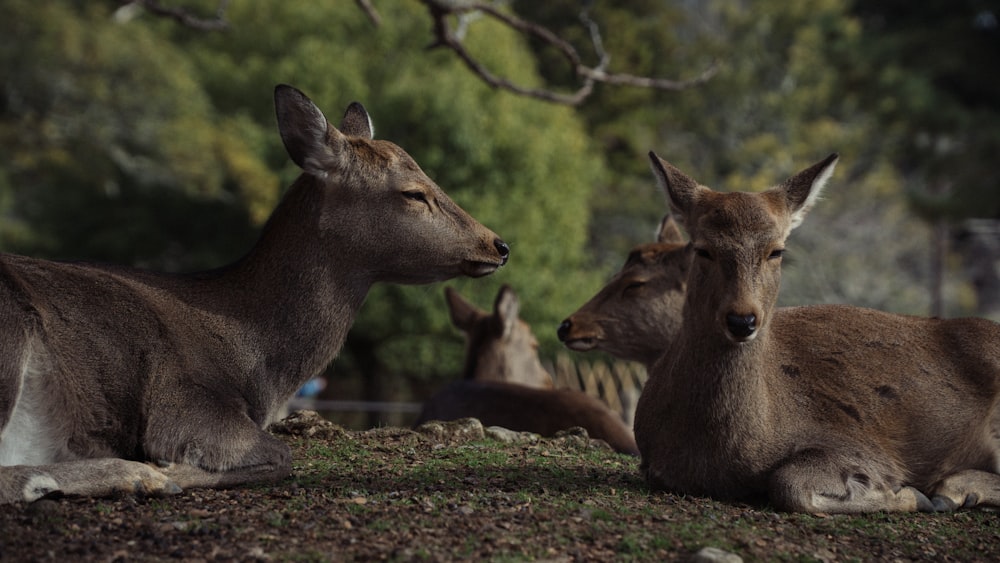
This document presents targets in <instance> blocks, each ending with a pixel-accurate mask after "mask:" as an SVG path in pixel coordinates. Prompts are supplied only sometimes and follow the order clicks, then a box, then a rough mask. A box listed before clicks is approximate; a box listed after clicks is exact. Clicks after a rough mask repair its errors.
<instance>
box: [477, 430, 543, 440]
mask: <svg viewBox="0 0 1000 563" xmlns="http://www.w3.org/2000/svg"><path fill="white" fill-rule="evenodd" d="M484 431H485V433H486V437H487V438H491V439H493V440H496V441H498V442H503V443H504V444H520V443H525V444H531V443H534V442H537V441H538V440H539V439H540V438H541V436H539V435H538V434H535V433H534V432H518V431H517V430H511V429H509V428H504V427H503V426H488V427H486V429H485V430H484Z"/></svg>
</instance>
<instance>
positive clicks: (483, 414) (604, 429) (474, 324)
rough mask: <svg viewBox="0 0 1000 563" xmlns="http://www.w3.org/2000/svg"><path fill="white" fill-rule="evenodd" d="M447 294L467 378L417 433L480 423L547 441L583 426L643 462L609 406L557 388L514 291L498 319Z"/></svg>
mask: <svg viewBox="0 0 1000 563" xmlns="http://www.w3.org/2000/svg"><path fill="white" fill-rule="evenodd" d="M445 292H446V297H447V301H448V307H449V310H450V311H451V318H452V322H453V323H454V324H455V326H457V327H458V328H460V329H461V330H462V331H463V332H465V335H466V341H467V347H466V372H465V377H464V379H463V380H462V381H456V382H454V383H452V384H450V385H448V386H447V387H445V388H444V389H443V390H441V391H439V392H438V393H436V394H435V395H434V396H432V397H431V398H430V399H428V400H427V401H426V402H425V403H424V408H423V411H422V412H421V413H420V416H419V417H418V420H417V422H416V426H419V425H420V424H423V423H424V422H427V421H430V420H456V419H459V418H465V417H473V418H478V419H479V420H480V421H481V422H482V423H483V424H484V425H486V426H503V427H505V428H510V429H511V430H518V431H526V432H535V433H537V434H541V435H542V436H551V435H553V434H555V433H556V432H557V431H559V430H565V429H567V428H571V427H574V426H582V427H583V428H585V429H586V430H587V432H588V434H590V436H591V437H592V438H598V439H601V440H604V441H606V442H607V443H608V444H609V445H610V446H611V447H612V448H614V449H615V450H616V451H619V452H623V453H628V454H631V455H638V453H639V450H638V449H637V447H636V445H635V439H634V438H633V437H632V432H631V431H630V430H629V429H628V427H627V426H626V425H625V423H623V422H622V420H621V418H619V417H618V415H617V414H615V413H614V411H612V410H611V409H610V408H608V406H607V405H605V404H604V403H602V402H601V401H600V400H598V399H595V398H594V397H591V396H590V395H587V394H586V393H583V392H581V391H576V390H570V389H552V388H551V387H552V377H551V375H550V374H549V373H548V372H547V371H545V368H543V367H542V364H541V362H540V361H539V360H538V352H537V346H538V343H537V341H536V340H535V335H534V334H532V332H531V327H530V326H528V324H527V323H525V322H524V321H522V320H520V319H519V318H518V316H517V315H518V311H519V310H520V306H519V304H518V300H517V296H516V295H515V294H514V291H513V290H512V289H510V288H509V287H508V286H503V287H502V288H501V289H500V292H499V293H498V294H497V298H496V301H495V303H494V306H493V313H492V314H490V313H487V312H485V311H482V310H479V309H478V308H476V307H475V306H473V305H472V304H470V303H468V302H467V301H465V300H464V299H463V298H462V297H461V296H460V295H459V294H458V293H457V292H455V291H454V290H453V289H451V288H447V289H446V290H445Z"/></svg>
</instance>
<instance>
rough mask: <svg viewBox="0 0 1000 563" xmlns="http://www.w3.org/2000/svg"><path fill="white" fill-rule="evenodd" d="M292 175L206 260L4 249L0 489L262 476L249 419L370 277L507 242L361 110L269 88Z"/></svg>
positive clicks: (41, 490) (275, 460) (294, 372)
mask: <svg viewBox="0 0 1000 563" xmlns="http://www.w3.org/2000/svg"><path fill="white" fill-rule="evenodd" d="M274 97H275V107H276V111H277V118H278V129H279V131H280V134H281V138H282V141H283V142H284V145H285V148H286V149H287V150H288V154H289V155H290V156H291V158H292V160H293V161H294V162H295V163H296V164H297V165H298V166H299V167H300V168H302V174H301V175H300V176H299V177H298V179H297V180H296V181H295V182H294V183H293V184H292V186H291V187H290V188H289V189H288V191H287V193H286V194H285V195H284V197H283V199H282V201H281V203H280V204H279V205H278V206H277V208H276V209H275V210H274V212H273V213H272V215H271V217H270V218H269V219H268V221H267V223H266V224H265V226H264V228H263V231H262V233H261V236H260V239H259V241H258V242H257V243H256V245H255V246H254V247H253V248H252V249H251V250H250V252H249V253H248V254H247V255H246V256H244V257H243V258H241V259H240V260H238V261H236V262H235V263H233V264H230V265H228V266H225V267H222V268H219V269H217V270H212V271H207V272H201V273H195V274H186V275H175V274H164V273H155V272H149V271H142V270H137V269H131V268H127V267H123V266H108V265H99V264H91V263H65V262H50V261H45V260H38V259H33V258H27V257H23V256H16V255H10V254H3V255H0V327H2V329H0V428H2V430H3V432H2V434H0V464H2V465H4V466H5V467H0V502H4V503H9V502H16V501H31V500H34V499H37V498H39V497H41V496H44V495H47V494H49V493H53V492H57V491H58V492H61V493H63V494H72V495H105V494H108V493H111V492H113V491H124V492H139V493H146V494H168V493H176V492H179V491H180V489H181V488H187V487H223V486H230V485H237V484H242V483H250V482H263V481H275V480H278V479H282V478H284V477H285V476H287V475H288V474H289V472H290V470H291V460H290V450H289V448H288V446H287V445H285V444H284V443H283V442H281V441H279V440H278V439H276V438H274V437H273V436H271V435H270V434H268V433H267V432H265V431H264V430H263V428H264V427H266V426H267V425H268V424H269V423H270V422H271V421H272V418H273V416H274V413H276V412H277V411H278V409H279V408H280V407H281V406H282V405H283V404H284V403H285V401H286V400H287V399H288V398H289V397H291V395H292V394H293V393H294V392H295V390H296V389H297V388H298V387H299V386H301V385H302V384H303V383H304V382H305V381H306V380H308V379H309V378H311V377H313V376H315V375H316V374H317V373H319V372H320V371H321V370H322V369H324V367H326V366H327V364H329V363H330V361H331V360H332V359H333V358H334V356H335V355H336V354H337V352H338V351H339V350H340V348H341V345H342V344H343V341H344V337H345V335H346V333H347V330H348V329H349V328H350V326H351V323H352V322H353V320H354V317H355V315H356V313H357V311H358V310H359V309H360V307H361V305H362V303H363V302H364V299H365V295H366V294H367V293H368V290H369V288H370V286H371V285H372V284H373V283H375V282H394V283H411V284H412V283H429V282H434V281H439V280H445V279H449V278H452V277H455V276H459V275H467V276H473V277H475V276H484V275H487V274H490V273H492V272H493V271H495V270H496V269H497V268H499V267H500V266H501V265H503V264H504V263H505V262H506V260H507V256H508V253H509V250H508V248H507V245H506V244H504V243H503V241H501V240H500V239H499V238H498V237H497V235H496V234H494V233H493V232H492V231H490V230H489V229H487V228H486V227H484V226H482V225H481V224H479V223H478V222H476V221H475V220H474V219H473V218H472V217H470V216H469V215H468V214H467V213H466V212H465V211H463V210H462V209H460V208H459V207H458V206H457V205H456V204H455V203H454V202H452V200H450V199H449V198H448V196H446V195H445V194H444V192H443V191H441V188H439V187H438V186H437V185H435V183H434V182H433V181H432V180H431V179H430V178H428V177H427V176H426V175H425V174H424V173H423V172H422V171H421V170H420V167H419V166H417V164H416V162H414V161H413V159H412V158H410V156H409V155H407V154H406V153H405V152H404V151H403V150H402V149H400V148H399V147H398V146H396V145H394V144H392V143H390V142H388V141H379V140H373V139H372V126H371V121H370V119H369V117H368V114H367V112H365V110H364V108H363V107H362V106H361V105H360V104H357V103H354V104H351V105H350V107H348V108H347V111H346V113H345V115H344V118H343V121H342V122H341V124H340V127H339V129H338V128H335V127H333V126H331V125H330V124H329V123H327V120H326V118H325V117H324V115H323V113H322V112H320V110H319V109H318V108H317V107H316V106H315V105H313V103H312V102H311V101H310V100H309V99H308V98H307V97H306V96H305V95H304V94H302V93H301V92H299V91H298V90H296V89H294V88H292V87H290V86H285V85H279V86H278V87H276V89H275V92H274Z"/></svg>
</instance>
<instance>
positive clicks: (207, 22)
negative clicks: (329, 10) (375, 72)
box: [121, 0, 367, 31]
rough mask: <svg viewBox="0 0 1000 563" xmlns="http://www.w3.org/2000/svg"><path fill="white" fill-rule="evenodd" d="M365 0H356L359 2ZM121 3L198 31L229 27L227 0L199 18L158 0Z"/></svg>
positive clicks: (221, 0)
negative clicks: (212, 12) (210, 15)
mask: <svg viewBox="0 0 1000 563" xmlns="http://www.w3.org/2000/svg"><path fill="white" fill-rule="evenodd" d="M366 1H367V0H358V2H359V3H361V2H366ZM121 5H122V6H129V5H133V6H140V7H142V8H143V9H144V10H146V11H147V12H149V13H151V14H153V15H156V16H162V17H166V18H170V19H172V20H174V21H176V22H177V23H179V24H181V25H183V26H185V27H190V28H192V29H197V30H200V31H219V30H223V29H226V28H228V27H229V22H228V21H227V20H226V10H227V9H228V8H229V0H219V7H218V8H217V9H216V11H215V17H214V18H201V17H198V16H195V15H194V14H192V13H191V12H189V11H187V10H185V9H183V8H168V7H167V6H164V5H162V4H160V2H159V0H126V1H124V2H122V3H121Z"/></svg>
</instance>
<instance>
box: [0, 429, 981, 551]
mask: <svg viewBox="0 0 1000 563" xmlns="http://www.w3.org/2000/svg"><path fill="white" fill-rule="evenodd" d="M272 431H273V432H275V434H276V435H278V436H280V437H282V439H284V440H286V441H287V442H288V443H289V445H290V446H291V447H292V450H293V455H294V457H295V460H296V461H295V465H294V469H293V474H292V476H291V477H289V478H288V479H286V480H284V481H282V482H280V483H278V484H273V485H257V486H246V487H239V488H233V489H227V490H189V491H185V492H183V493H181V494H179V495H176V496H171V497H167V498H144V497H134V496H120V497H116V498H103V499H91V498H58V499H43V500H40V501H37V502H35V503H31V504H21V505H13V506H8V507H4V510H3V511H0V560H3V561H46V560H59V561H66V560H73V561H169V560H178V561H356V560H360V561H369V560H390V561H411V560H429V561H452V560H506V561H511V560H514V561H520V560H547V561H609V560H621V561H629V560H641V561H677V560H683V561H687V560H691V559H692V557H693V555H694V554H695V553H696V552H698V551H699V550H701V549H702V548H705V547H714V548H719V549H721V550H724V552H727V553H729V554H731V555H736V556H738V557H741V558H742V559H743V560H744V561H755V560H759V561H774V560H795V561H918V560H928V561H930V560H934V561H997V560H1000V521H998V519H997V515H996V514H995V513H992V512H987V511H981V510H971V511H959V512H955V513H949V514H881V513H879V514H871V515H864V516H839V515H838V516H834V515H802V514H784V513H778V512H775V511H774V510H772V509H770V508H768V507H767V506H750V505H743V504H732V503H721V502H716V501H713V500H710V499H704V498H690V497H680V496H675V495H670V494H664V493H658V492H651V491H650V490H648V489H647V487H646V486H645V485H644V484H643V482H642V481H641V479H640V478H639V475H638V470H637V467H638V463H637V460H636V459H634V458H631V457H628V456H624V455H621V454H616V453H614V452H612V451H610V449H609V448H607V447H606V445H604V444H603V443H601V442H597V441H593V440H589V439H588V438H587V437H586V435H585V433H582V432H581V431H579V430H576V431H570V432H567V433H564V434H562V435H560V436H557V437H555V438H550V439H541V438H539V437H537V436H534V435H527V434H518V433H512V432H509V431H507V432H505V431H503V430H501V429H486V430H484V429H483V428H482V426H481V425H480V424H479V423H478V421H475V420H471V419H470V420H466V421H462V422H459V423H449V424H447V425H442V424H436V425H435V424H431V425H429V426H426V427H424V428H422V429H421V431H420V432H415V431H411V430H408V429H401V428H383V429H376V430H369V431H364V432H354V431H346V430H343V429H341V428H340V427H337V426H334V425H332V424H330V423H329V422H326V421H323V420H322V419H319V418H318V417H316V416H315V415H312V414H308V413H306V414H300V415H298V416H293V417H290V418H289V419H288V421H287V423H286V424H283V425H279V426H277V427H275V428H273V429H272Z"/></svg>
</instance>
